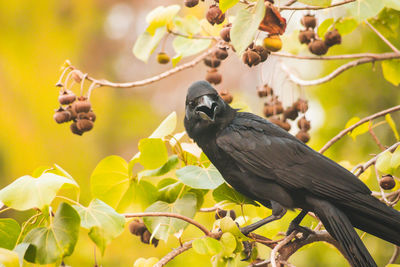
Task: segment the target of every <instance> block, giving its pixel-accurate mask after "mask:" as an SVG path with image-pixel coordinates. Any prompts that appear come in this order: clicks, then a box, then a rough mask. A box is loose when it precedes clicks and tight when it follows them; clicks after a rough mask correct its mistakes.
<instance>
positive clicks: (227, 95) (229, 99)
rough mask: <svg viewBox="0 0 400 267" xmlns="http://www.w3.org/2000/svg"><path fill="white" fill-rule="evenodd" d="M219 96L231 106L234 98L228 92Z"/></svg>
mask: <svg viewBox="0 0 400 267" xmlns="http://www.w3.org/2000/svg"><path fill="white" fill-rule="evenodd" d="M219 96H220V97H221V98H222V99H223V100H224V101H225V103H227V104H230V103H232V101H233V96H232V95H231V93H229V92H228V91H220V92H219Z"/></svg>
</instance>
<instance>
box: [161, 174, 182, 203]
mask: <svg viewBox="0 0 400 267" xmlns="http://www.w3.org/2000/svg"><path fill="white" fill-rule="evenodd" d="M183 186H184V184H182V183H181V182H179V181H177V180H175V179H171V178H166V179H163V180H161V181H160V182H159V183H158V185H157V188H158V193H159V196H158V200H161V201H165V202H168V203H172V202H175V201H176V199H177V197H178V195H179V193H180V192H181V190H182V187H183Z"/></svg>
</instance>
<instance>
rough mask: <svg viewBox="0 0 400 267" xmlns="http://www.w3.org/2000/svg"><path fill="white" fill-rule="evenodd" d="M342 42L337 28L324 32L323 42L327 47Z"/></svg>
mask: <svg viewBox="0 0 400 267" xmlns="http://www.w3.org/2000/svg"><path fill="white" fill-rule="evenodd" d="M341 43H342V36H341V35H340V33H339V32H338V30H337V29H334V30H332V31H328V32H327V33H326V34H325V44H326V46H328V47H331V46H332V45H337V44H341Z"/></svg>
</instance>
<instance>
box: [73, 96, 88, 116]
mask: <svg viewBox="0 0 400 267" xmlns="http://www.w3.org/2000/svg"><path fill="white" fill-rule="evenodd" d="M91 107H92V105H91V104H90V102H89V100H87V98H86V97H84V96H80V97H78V101H76V102H75V103H74V104H73V108H74V109H75V111H76V112H77V113H81V112H83V113H86V112H89V111H90V109H91Z"/></svg>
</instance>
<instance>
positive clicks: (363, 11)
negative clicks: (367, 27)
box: [346, 0, 384, 22]
mask: <svg viewBox="0 0 400 267" xmlns="http://www.w3.org/2000/svg"><path fill="white" fill-rule="evenodd" d="M383 8H384V4H383V2H382V1H376V0H357V1H355V2H352V3H348V4H346V10H347V12H348V13H349V16H351V17H354V18H355V19H357V20H358V21H359V22H361V21H364V20H366V19H368V18H371V17H375V16H376V15H378V13H379V12H380V11H381V10H382V9H383Z"/></svg>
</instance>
